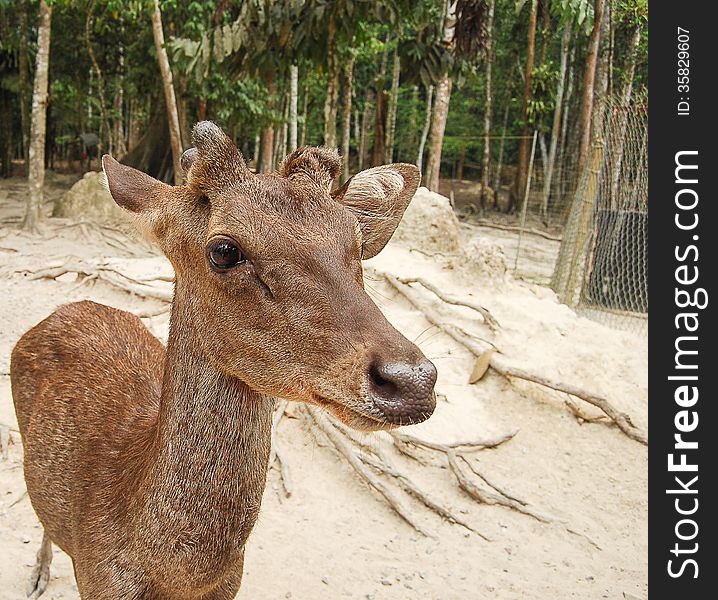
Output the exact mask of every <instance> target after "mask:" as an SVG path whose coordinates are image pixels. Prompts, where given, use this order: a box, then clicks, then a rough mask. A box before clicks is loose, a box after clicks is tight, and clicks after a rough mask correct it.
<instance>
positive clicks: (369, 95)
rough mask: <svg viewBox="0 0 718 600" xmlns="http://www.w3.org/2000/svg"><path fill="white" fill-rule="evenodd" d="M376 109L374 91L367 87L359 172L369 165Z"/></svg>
mask: <svg viewBox="0 0 718 600" xmlns="http://www.w3.org/2000/svg"><path fill="white" fill-rule="evenodd" d="M373 109H374V90H373V89H371V87H367V90H366V98H365V100H364V113H363V114H362V119H361V137H360V139H359V152H358V154H359V170H360V171H361V170H362V169H364V167H366V166H367V165H368V164H369V129H370V127H371V117H372V114H373Z"/></svg>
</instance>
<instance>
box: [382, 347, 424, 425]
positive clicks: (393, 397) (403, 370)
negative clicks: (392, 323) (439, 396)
mask: <svg viewBox="0 0 718 600" xmlns="http://www.w3.org/2000/svg"><path fill="white" fill-rule="evenodd" d="M368 376H369V377H368V379H369V384H370V386H369V387H370V396H371V399H372V401H373V403H374V407H375V408H376V409H378V410H379V411H381V413H382V415H383V417H384V418H386V420H387V421H388V422H390V423H398V424H408V423H417V422H420V421H423V420H424V419H426V418H428V417H429V415H431V413H432V412H433V410H434V406H435V399H434V384H435V383H436V367H434V365H433V364H432V363H431V362H429V361H428V360H426V359H424V360H422V361H421V362H419V363H409V362H404V361H391V362H384V361H381V360H376V361H374V363H373V364H372V365H371V367H370V368H369V373H368Z"/></svg>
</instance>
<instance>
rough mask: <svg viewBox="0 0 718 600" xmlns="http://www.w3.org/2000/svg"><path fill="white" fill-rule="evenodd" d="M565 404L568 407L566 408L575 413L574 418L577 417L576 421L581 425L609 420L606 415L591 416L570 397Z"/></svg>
mask: <svg viewBox="0 0 718 600" xmlns="http://www.w3.org/2000/svg"><path fill="white" fill-rule="evenodd" d="M564 404H565V405H566V408H568V410H570V411H571V412H572V413H573V416H574V417H576V420H577V421H578V422H579V424H581V425H583V424H584V423H596V422H597V421H605V420H606V419H608V417H607V416H606V415H589V414H588V413H587V412H586V411H584V410H581V408H579V407H578V406H577V405H576V404H574V402H573V401H572V400H571V397H570V396H569V397H568V398H566V400H564Z"/></svg>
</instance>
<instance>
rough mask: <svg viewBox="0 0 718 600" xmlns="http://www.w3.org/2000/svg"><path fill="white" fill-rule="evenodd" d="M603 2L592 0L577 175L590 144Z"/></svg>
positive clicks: (584, 162)
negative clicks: (591, 20) (591, 28)
mask: <svg viewBox="0 0 718 600" xmlns="http://www.w3.org/2000/svg"><path fill="white" fill-rule="evenodd" d="M604 4H605V0H594V2H593V30H592V31H591V37H590V38H589V42H588V54H587V56H586V67H585V69H584V72H583V96H582V98H581V111H580V113H579V121H578V122H579V125H578V127H579V131H580V136H581V137H580V142H579V147H578V173H581V172H582V171H583V167H584V165H585V164H586V160H587V159H588V151H589V147H590V143H591V117H592V115H593V92H594V83H595V80H596V64H597V62H598V50H599V46H600V41H601V27H602V23H603V8H604Z"/></svg>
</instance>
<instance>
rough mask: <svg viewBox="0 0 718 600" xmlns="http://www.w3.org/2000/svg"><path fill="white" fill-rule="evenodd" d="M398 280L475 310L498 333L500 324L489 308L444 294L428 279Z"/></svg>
mask: <svg viewBox="0 0 718 600" xmlns="http://www.w3.org/2000/svg"><path fill="white" fill-rule="evenodd" d="M397 280H398V281H400V282H401V283H403V284H404V285H410V284H412V283H418V284H419V285H421V286H422V287H425V288H426V289H427V290H429V291H430V292H431V293H432V294H434V295H435V296H436V297H437V298H440V299H441V300H442V301H444V302H446V303H447V304H453V305H454V306H466V307H467V308H470V309H472V310H475V311H476V312H477V313H479V314H480V315H481V316H482V317H483V318H484V322H485V323H486V325H487V326H488V327H489V329H491V331H492V332H494V333H496V332H497V331H498V330H499V328H500V325H499V322H498V321H497V320H496V318H495V317H494V315H492V314H491V311H490V310H489V309H488V308H486V307H484V306H481V305H480V304H477V303H476V302H470V301H468V300H464V299H463V298H457V297H456V296H451V295H450V294H447V293H445V292H442V291H441V290H440V289H439V288H437V287H436V286H435V285H434V284H433V283H430V282H428V281H426V279H422V278H421V277H397Z"/></svg>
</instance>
